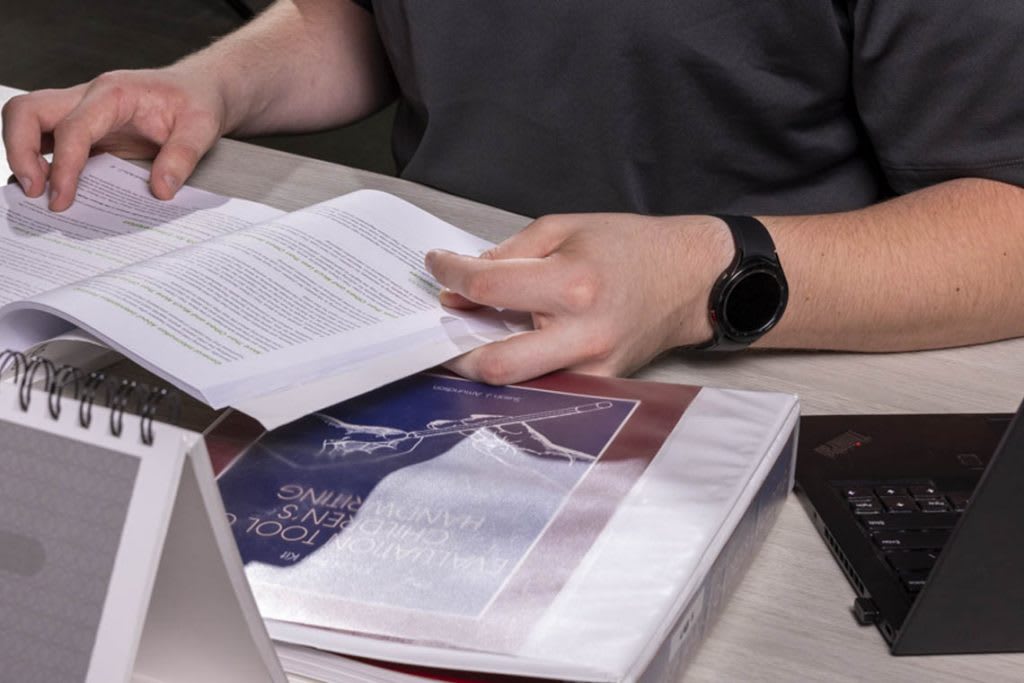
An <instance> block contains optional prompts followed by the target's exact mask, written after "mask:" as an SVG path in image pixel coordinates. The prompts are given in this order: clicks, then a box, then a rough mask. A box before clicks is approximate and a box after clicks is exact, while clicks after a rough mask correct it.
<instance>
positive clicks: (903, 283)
mask: <svg viewBox="0 0 1024 683" xmlns="http://www.w3.org/2000/svg"><path fill="white" fill-rule="evenodd" d="M761 220H762V221H763V222H764V223H765V225H766V226H767V227H768V229H769V231H770V232H771V233H772V236H773V238H774V240H775V243H776V247H777V249H778V252H779V257H780V259H781V261H782V265H783V267H784V269H785V271H786V276H787V279H788V280H789V285H790V299H789V307H788V309H787V311H786V314H785V316H784V317H783V319H782V321H781V322H780V323H779V324H778V326H777V327H776V328H775V329H773V330H772V331H771V332H770V333H768V334H767V335H765V336H764V337H763V338H762V339H761V340H760V342H759V343H758V346H761V347H776V348H783V347H785V348H820V349H837V350H854V351H902V350H910V349H920V348H937V347H945V346H958V345H964V344H973V343H979V342H985V341H992V340H996V339H1004V338H1008V337H1016V336H1022V335H1024V190H1022V189H1021V188H1018V187H1014V186H1011V185H1006V184H1003V183H998V182H994V181H987V180H977V179H963V180H956V181H950V182H946V183H942V184H939V185H935V186H933V187H929V188H926V189H923V190H919V191H917V192H913V193H911V194H908V195H905V196H903V197H899V198H896V199H893V200H890V201H887V202H883V203H880V204H877V205H875V206H871V207H868V208H865V209H861V210H858V211H852V212H848V213H841V214H829V215H819V216H802V217H762V218H761Z"/></svg>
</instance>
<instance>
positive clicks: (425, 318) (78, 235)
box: [0, 155, 526, 428]
mask: <svg viewBox="0 0 1024 683" xmlns="http://www.w3.org/2000/svg"><path fill="white" fill-rule="evenodd" d="M147 176H148V172H147V171H145V170H143V169H140V168H138V167H137V166H134V165H132V164H129V163H127V162H125V161H121V160H119V159H117V158H115V157H113V156H110V155H102V156H98V157H94V158H93V159H91V160H90V161H89V163H88V165H87V167H86V169H85V171H84V173H83V174H82V177H81V180H80V182H79V191H78V196H77V198H76V200H75V203H74V204H73V205H72V207H71V208H70V209H68V210H67V211H65V212H62V213H52V212H50V211H49V210H48V209H47V207H46V199H45V197H40V198H37V199H30V198H28V197H26V196H25V194H24V193H23V192H22V191H21V188H20V187H19V186H17V185H8V186H6V187H4V188H2V189H0V349H14V350H17V351H27V350H31V349H33V348H34V347H35V346H37V345H38V344H41V343H46V342H50V341H52V340H53V339H55V338H57V337H60V336H62V335H67V334H69V333H71V334H73V335H75V336H77V337H83V336H86V337H91V338H93V339H96V340H99V341H100V342H102V343H103V344H104V345H106V346H108V347H110V348H112V349H115V350H116V351H118V352H120V353H122V354H124V355H125V356H127V357H129V358H131V359H132V360H134V361H135V362H136V363H138V364H139V365H141V366H143V367H145V368H146V369H148V370H149V371H151V372H153V373H155V374H157V375H159V376H160V377H162V378H163V379H164V380H166V381H167V382H169V383H171V384H173V385H175V386H177V387H178V388H179V389H181V390H182V391H184V392H186V393H187V394H189V395H191V396H193V397H195V398H197V399H199V400H200V401H202V402H203V403H206V404H208V405H210V406H212V407H214V408H223V407H226V406H232V407H235V408H237V409H238V410H241V411H242V412H244V413H246V414H248V415H251V416H252V417H254V418H256V419H257V420H259V421H260V422H261V423H262V424H263V425H264V426H266V427H267V428H273V427H276V426H279V425H282V424H285V423H287V422H290V421H291V420H294V419H295V418H298V417H301V416H302V415H305V414H306V413H309V412H311V411H313V410H318V409H320V408H323V407H324V406H327V405H330V404H332V403H335V402H337V401H339V400H342V399H345V398H348V397H351V396H356V395H358V394H360V393H362V392H364V391H368V390H369V389H373V388H375V387H378V386H381V385H382V384H385V383H387V382H389V381H393V380H396V379H399V378H401V377H406V376H408V375H410V374H412V373H414V372H417V371H419V370H423V369H426V368H429V367H432V366H434V365H437V364H439V363H442V362H444V361H446V360H449V359H451V358H453V357H455V356H457V355H459V354H461V353H464V352H466V351H468V350H470V349H472V348H475V347H476V346H479V345H480V344H483V343H486V342H487V341H491V340H494V339H500V338H503V337H506V336H508V335H509V334H512V333H513V332H514V331H518V330H522V329H525V327H526V325H525V323H524V319H523V317H522V316H518V317H517V316H513V315H512V314H507V315H499V314H497V313H494V312H493V311H491V312H489V313H488V312H477V313H473V314H463V313H460V312H457V311H450V310H446V309H444V308H442V307H441V306H440V304H439V303H438V298H437V294H438V289H439V288H438V285H437V283H436V282H435V281H434V279H433V278H432V277H431V276H430V275H429V273H427V271H426V270H425V269H424V265H423V259H424V256H425V254H426V252H427V251H428V250H429V249H432V248H444V249H449V250H451V251H456V252H460V253H466V254H475V253H479V252H480V251H482V250H484V249H486V248H487V247H488V246H490V243H488V242H486V241H484V240H481V239H479V238H477V237H474V236H473V235H470V234H469V233H467V232H464V231H462V230H459V229H458V228H456V227H454V226H452V225H449V224H447V223H445V222H444V221H441V220H440V219H438V218H436V217H435V216H432V215H431V214H429V213H427V212H425V211H423V210H421V209H419V208H417V207H415V206H413V205H412V204H409V203H408V202H405V201H403V200H401V199H399V198H397V197H394V196H392V195H389V194H386V193H383V192H376V191H370V190H363V191H359V192H354V193H351V194H348V195H344V196H341V197H338V198H336V199H333V200H330V201H326V202H322V203H320V204H317V205H315V206H311V207H308V208H306V209H303V210H301V211H295V212H293V213H289V214H286V213H284V212H282V211H278V210H277V209H274V208H272V207H269V206H265V205H262V204H258V203H255V202H249V201H244V200H240V199H232V198H228V197H222V196H219V195H215V194H212V193H209V192H203V191H201V190H196V189H194V188H190V187H185V188H182V190H181V191H180V192H179V193H178V196H177V197H175V198H174V199H173V200H171V201H167V202H163V201H159V200H157V199H154V198H153V196H152V195H151V193H150V191H149V188H148V185H147Z"/></svg>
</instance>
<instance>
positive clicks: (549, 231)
mask: <svg viewBox="0 0 1024 683" xmlns="http://www.w3.org/2000/svg"><path fill="white" fill-rule="evenodd" d="M574 228H575V225H574V224H573V221H572V219H571V218H570V216H568V215H550V216H542V217H540V218H538V219H537V220H535V221H533V222H532V223H530V224H529V225H527V226H526V227H525V228H523V229H522V230H520V231H519V232H517V233H516V234H514V235H512V236H511V237H509V238H508V239H507V240H505V241H504V242H501V243H500V244H496V245H494V246H493V247H491V248H490V249H488V250H487V251H485V252H484V253H482V254H480V257H481V258H489V259H495V260H498V259H510V258H544V257H545V256H548V255H549V254H551V252H553V251H555V250H556V249H557V248H558V247H559V246H561V244H562V242H564V241H565V239H566V238H567V237H568V236H569V235H570V234H571V233H572V231H573V230H574Z"/></svg>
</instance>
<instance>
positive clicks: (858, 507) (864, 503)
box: [850, 498, 882, 515]
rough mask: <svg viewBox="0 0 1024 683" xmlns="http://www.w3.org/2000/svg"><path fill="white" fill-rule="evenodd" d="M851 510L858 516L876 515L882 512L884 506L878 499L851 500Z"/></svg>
mask: <svg viewBox="0 0 1024 683" xmlns="http://www.w3.org/2000/svg"><path fill="white" fill-rule="evenodd" d="M850 509H851V510H853V511H854V512H855V513H856V514H858V515H874V514H877V513H879V512H881V511H882V504H881V503H880V502H878V500H877V499H876V498H865V499H858V500H851V501H850Z"/></svg>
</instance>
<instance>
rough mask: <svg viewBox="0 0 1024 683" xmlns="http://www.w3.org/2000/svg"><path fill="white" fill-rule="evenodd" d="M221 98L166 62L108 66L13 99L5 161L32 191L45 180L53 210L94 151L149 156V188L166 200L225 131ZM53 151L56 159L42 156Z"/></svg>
mask: <svg viewBox="0 0 1024 683" xmlns="http://www.w3.org/2000/svg"><path fill="white" fill-rule="evenodd" d="M225 117H226V113H225V102H224V99H223V97H222V96H221V94H220V93H219V92H218V90H217V88H216V87H215V86H214V85H213V84H212V83H210V82H208V81H206V80H205V79H201V78H195V77H192V76H191V75H190V74H189V73H188V72H186V71H183V70H180V69H178V68H177V67H169V68H166V69H157V70H141V71H112V72H110V73H106V74H103V75H101V76H99V77H97V78H96V79H94V80H92V81H90V82H88V83H83V84H81V85H77V86H74V87H72V88H66V89H62V90H39V91H36V92H32V93H28V94H26V95H19V96H17V97H14V98H12V99H11V100H10V101H8V103H7V104H6V105H5V106H4V108H3V138H4V145H5V146H6V147H7V159H8V163H9V164H10V167H11V170H12V171H13V172H14V175H15V177H16V178H17V180H18V183H19V184H20V185H21V187H22V189H23V190H24V191H25V194H27V195H28V196H29V197H38V196H40V195H41V194H42V193H43V191H44V189H45V187H46V181H47V180H49V181H50V208H51V209H52V210H53V211H63V210H64V209H66V208H68V207H69V206H71V202H72V201H74V198H75V193H76V191H77V189H78V176H79V174H80V173H81V172H82V169H83V167H84V166H85V162H86V161H87V160H88V158H89V156H90V154H91V153H99V152H111V153H113V154H116V155H118V156H120V157H123V158H129V159H150V158H152V159H154V161H153V170H152V174H151V178H150V187H151V189H152V191H153V194H154V195H155V196H156V197H158V198H160V199H170V198H171V197H173V196H174V194H175V193H176V192H177V191H178V188H180V187H181V186H182V185H183V184H184V182H185V180H186V179H187V178H188V177H189V176H190V175H191V174H192V171H193V170H194V169H195V167H196V164H197V163H198V162H199V159H200V158H202V156H203V155H204V154H205V153H206V152H207V151H208V150H209V149H210V147H212V146H213V144H214V142H216V141H217V139H218V138H219V137H220V136H221V135H222V134H223V132H224V127H225ZM51 151H52V152H53V164H52V165H51V164H49V163H48V162H47V161H46V160H45V159H44V158H43V154H47V153H49V152H51Z"/></svg>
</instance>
